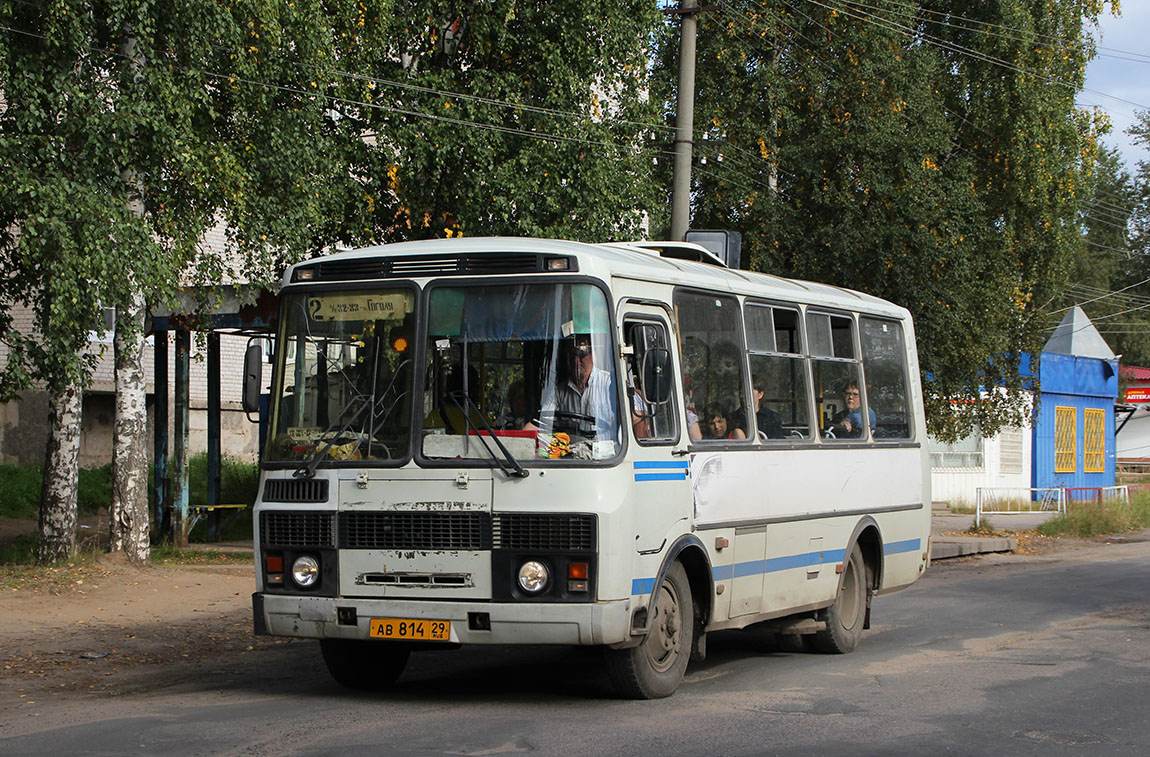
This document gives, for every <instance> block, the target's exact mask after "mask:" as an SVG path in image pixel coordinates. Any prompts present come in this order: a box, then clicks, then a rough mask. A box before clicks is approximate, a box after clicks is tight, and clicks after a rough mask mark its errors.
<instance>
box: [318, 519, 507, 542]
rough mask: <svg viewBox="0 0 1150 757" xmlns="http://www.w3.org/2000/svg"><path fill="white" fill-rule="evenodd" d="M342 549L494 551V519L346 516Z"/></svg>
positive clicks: (341, 526) (341, 523)
mask: <svg viewBox="0 0 1150 757" xmlns="http://www.w3.org/2000/svg"><path fill="white" fill-rule="evenodd" d="M339 545H340V547H343V548H347V549H463V550H481V549H491V516H490V515H489V514H488V513H481V512H410V511H402V510H391V511H387V512H345V513H341V514H340V518H339Z"/></svg>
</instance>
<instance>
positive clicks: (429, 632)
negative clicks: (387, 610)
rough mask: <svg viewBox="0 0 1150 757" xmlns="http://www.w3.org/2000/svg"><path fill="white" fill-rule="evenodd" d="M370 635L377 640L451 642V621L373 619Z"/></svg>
mask: <svg viewBox="0 0 1150 757" xmlns="http://www.w3.org/2000/svg"><path fill="white" fill-rule="evenodd" d="M368 634H369V635H370V636H371V637H372V638H375V639H407V640H409V641H451V621H450V620H412V619H410V618H372V619H371V622H370V623H369V624H368Z"/></svg>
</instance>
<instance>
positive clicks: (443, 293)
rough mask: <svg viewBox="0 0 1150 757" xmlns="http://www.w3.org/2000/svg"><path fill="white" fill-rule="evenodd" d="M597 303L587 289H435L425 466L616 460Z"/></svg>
mask: <svg viewBox="0 0 1150 757" xmlns="http://www.w3.org/2000/svg"><path fill="white" fill-rule="evenodd" d="M610 333H611V329H610V320H609V317H608V311H607V300H606V298H605V297H604V295H603V293H602V292H601V291H600V290H599V289H597V288H596V287H594V286H591V285H589V284H554V283H533V284H518V285H514V284H508V285H496V286H492V285H490V284H487V285H483V286H478V285H476V286H454V285H453V286H439V287H435V288H433V289H432V290H431V292H430V294H429V295H428V332H427V340H428V341H427V349H426V353H425V354H426V361H427V362H426V365H425V367H424V376H426V383H425V386H424V396H423V413H424V416H423V417H424V421H423V445H422V452H423V455H424V456H425V457H427V458H431V459H434V458H441V459H442V458H450V459H456V458H464V459H467V458H476V459H491V458H493V457H496V456H497V455H502V454H503V453H502V451H500V450H497V449H496V447H497V445H496V444H493V442H494V441H495V440H492V439H490V437H492V436H495V437H497V439H498V442H500V443H501V444H502V446H503V447H504V448H505V449H506V451H507V454H509V455H510V456H512V457H513V458H515V459H516V460H523V459H537V460H538V459H549V460H560V459H568V460H605V459H608V458H612V457H614V456H615V455H616V454H618V452H619V450H620V424H619V422H618V413H617V401H616V393H617V390H616V386H617V382H616V376H615V361H613V360H611V359H610V356H611V354H612V353H611V350H610V342H611V337H610Z"/></svg>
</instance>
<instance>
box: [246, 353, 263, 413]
mask: <svg viewBox="0 0 1150 757" xmlns="http://www.w3.org/2000/svg"><path fill="white" fill-rule="evenodd" d="M263 384H264V353H263V350H262V349H260V345H259V344H254V343H253V344H249V345H248V349H247V351H246V352H244V394H243V400H242V404H243V408H244V412H245V413H258V412H259V410H260V391H261V390H262V389H263V388H264V387H263Z"/></svg>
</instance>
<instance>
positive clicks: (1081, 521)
mask: <svg viewBox="0 0 1150 757" xmlns="http://www.w3.org/2000/svg"><path fill="white" fill-rule="evenodd" d="M1148 527H1150V492H1146V491H1137V492H1134V493H1133V494H1131V495H1130V501H1129V502H1123V501H1122V500H1119V499H1107V500H1103V501H1101V502H1070V503H1068V508H1067V512H1066V514H1065V515H1059V516H1058V517H1056V518H1052V519H1051V520H1048V521H1047V522H1045V523H1043V524H1042V525H1040V526H1039V527H1038V533H1040V534H1042V535H1043V536H1076V537H1079V538H1084V539H1085V538H1090V537H1093V536H1104V535H1106V534H1118V533H1123V532H1125V531H1137V530H1139V529H1142V528H1148Z"/></svg>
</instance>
